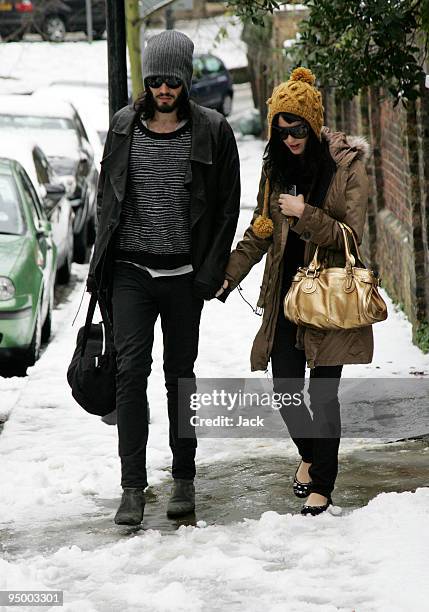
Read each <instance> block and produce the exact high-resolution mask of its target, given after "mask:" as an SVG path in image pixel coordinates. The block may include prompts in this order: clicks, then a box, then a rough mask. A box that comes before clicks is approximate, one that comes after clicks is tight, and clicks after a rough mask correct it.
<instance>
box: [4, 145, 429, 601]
mask: <svg viewBox="0 0 429 612" xmlns="http://www.w3.org/2000/svg"><path fill="white" fill-rule="evenodd" d="M239 149H240V155H241V160H242V165H243V168H242V170H243V201H242V204H243V206H245V208H243V210H242V213H241V216H240V223H239V230H238V232H237V237H239V236H240V235H241V234H242V232H243V231H244V229H245V227H246V226H247V224H248V221H249V219H250V217H251V210H250V207H251V206H252V205H253V203H254V201H255V194H256V190H257V185H258V181H259V168H260V160H261V155H262V151H263V144H262V143H261V142H258V141H257V140H254V139H251V138H248V137H247V138H242V139H239ZM262 267H263V263H261V264H259V265H258V266H256V267H255V268H254V270H252V272H251V274H250V275H249V276H248V278H247V279H246V280H245V281H244V282H243V288H244V290H245V293H246V297H247V298H248V299H249V301H251V302H252V303H255V301H256V298H257V291H258V288H259V284H260V277H261V275H262V271H263V270H262ZM86 271H87V266H75V267H74V273H75V274H76V275H77V276H78V279H79V280H81V281H82V282H81V283H78V284H77V286H76V289H75V290H74V292H73V293H72V294H71V296H70V298H69V301H68V302H65V303H63V304H61V306H60V308H59V309H56V310H55V317H54V337H53V339H52V342H51V343H50V344H49V346H48V347H47V348H46V350H45V352H44V354H43V356H42V358H41V359H40V361H39V362H38V363H37V364H36V365H35V366H34V367H33V368H31V369H30V371H29V377H28V378H27V379H20V380H18V379H9V380H5V379H0V391H1V394H2V402H3V398H4V397H6V398H8V397H9V398H10V403H13V402H14V401H15V400H16V397H17V395H19V398H18V400H17V402H16V404H15V406H14V408H13V411H12V412H11V414H10V418H9V420H8V421H7V423H6V424H5V428H4V431H3V433H2V434H1V435H0V462H1V465H2V487H1V497H0V529H7V530H8V531H9V532H11V531H12V532H13V531H14V530H16V531H17V532H19V533H20V534H22V533H25V532H28V533H29V534H30V530H31V531H34V530H42V532H43V530H45V529H48V528H49V525H51V524H58V523H59V522H61V523H63V524H64V529H67V526H68V525H69V524H70V525H71V524H72V523H73V520H75V519H76V518H78V517H82V516H85V517H88V529H89V530H90V529H91V516H92V515H95V514H97V513H98V514H99V512H100V503H103V501H102V500H109V499H111V500H117V499H119V496H120V487H119V476H120V474H119V461H118V459H117V457H116V448H117V436H116V430H115V428H113V427H108V426H106V425H104V424H103V423H102V422H101V421H100V420H99V419H98V418H96V417H91V416H90V415H87V414H86V413H84V412H83V411H82V410H81V409H80V408H79V407H78V406H77V405H76V404H75V403H74V401H73V399H72V398H71V396H70V392H69V388H68V386H67V383H66V380H65V374H66V368H67V365H68V362H69V360H70V357H71V354H72V351H73V347H74V339H75V336H76V331H77V328H78V327H79V326H80V325H82V324H83V319H84V316H85V306H86V305H87V302H88V298H87V296H85V298H84V304H83V307H82V309H81V311H80V314H79V317H78V320H77V322H76V325H75V327H72V326H71V321H72V319H73V316H74V314H75V313H76V311H77V308H78V305H79V301H80V299H81V297H82V291H83V286H82V285H83V281H84V278H85V274H86ZM388 302H389V309H390V316H389V319H388V320H387V321H386V322H385V323H382V324H379V325H376V326H375V327H374V331H375V337H376V340H375V344H376V354H375V358H374V362H373V364H372V365H371V366H369V367H368V368H366V367H362V366H349V367H348V368H347V369H348V372H347V375H351V374H350V372H353V375H356V376H392V375H396V376H397V375H398V374H401V375H404V376H410V374H409V367H408V366H413V368H416V369H418V370H419V371H421V370H424V371H426V372H427V371H428V369H429V357H428V356H424V355H422V353H421V352H420V351H419V350H418V349H417V348H416V347H414V346H413V345H412V344H411V326H410V324H409V323H408V322H407V321H406V319H405V317H404V315H403V314H402V313H401V312H398V311H395V309H394V308H393V306H392V304H391V303H390V301H388ZM259 324H260V319H259V318H258V317H256V316H255V315H253V313H252V312H251V310H250V308H249V307H248V306H247V305H246V304H245V303H244V302H243V301H242V300H241V298H240V297H239V295H238V294H237V293H236V292H234V293H233V294H232V295H231V296H230V297H229V299H228V301H227V303H226V304H221V303H219V302H218V301H216V300H215V301H212V302H209V303H207V304H206V306H205V309H204V312H203V320H202V325H201V344H200V353H199V358H198V362H197V373H198V375H199V376H201V377H213V376H216V377H222V376H225V377H229V376H234V377H246V376H250V373H249V352H250V346H251V342H252V340H253V337H254V335H255V333H256V330H257V327H258V325H259ZM261 374H262V373H254V374H252V376H260V375H261ZM262 375H263V374H262ZM149 401H150V405H151V419H152V422H151V428H150V437H149V449H148V471H149V481H150V484H151V485H152V486H155V487H156V485H157V483H160V482H161V481H163V480H165V479H167V478H170V477H169V464H170V451H169V448H168V424H167V410H166V400H165V390H164V382H163V372H162V346H161V334H160V329H159V327H158V328H157V333H156V342H155V347H154V368H153V373H152V375H151V378H150V384H149ZM2 405H3V404H2ZM371 443H372V444H375V443H376V442H375V441H372V442H371ZM359 444H361V445H362V444H364V442H362V441H361V442H358V441H354V442H353V443H352V442H349V443H346V444H342V452H347V451H348V449H350V448H354V447H356V445H359ZM267 453H275V454H276V455H277V456H279V457H281V456H282V455H284V454H286V453H291V454H293V455H294V456H295V450H294V447H293V445H292V444H291V443H290V441H284V440H275V441H274V440H263V439H260V440H252V441H251V442H250V441H249V440H247V439H242V440H219V439H215V440H202V441H200V444H199V449H198V463H199V464H200V465H201V464H202V463H207V464H214V463H216V462H217V461H220V460H229V459H240V458H243V459H244V458H245V457H249V456H253V457H258V456H264V455H266V454H267ZM428 509H429V489H418V490H417V491H416V492H415V493H411V492H409V493H402V494H396V493H389V494H381V495H379V496H377V497H376V498H375V499H373V500H372V501H371V502H370V503H369V504H368V506H366V507H364V508H361V509H359V510H356V511H354V512H352V513H350V514H349V515H347V516H342V517H338V516H334V515H332V514H326V515H323V516H321V517H318V518H316V519H314V520H312V519H308V518H305V517H301V516H300V515H291V514H286V515H280V514H277V513H275V512H272V511H270V509H269V508H267V512H266V513H265V514H263V515H262V517H261V518H260V520H258V521H256V520H244V521H242V522H240V523H234V524H231V525H227V526H210V527H206V526H205V524H204V522H200V523H198V525H197V527H191V526H182V527H180V528H179V530H178V531H177V532H175V533H174V534H172V535H162V534H161V533H160V532H159V531H157V530H148V531H140V532H136V535H134V536H133V537H129V535H128V537H124V539H123V540H122V541H120V542H116V543H114V544H109V545H104V546H100V547H97V548H96V549H95V550H93V549H92V548H91V549H89V550H86V549H83V548H79V547H77V546H64V547H61V548H59V549H54V550H52V552H49V553H48V554H45V555H41V554H39V553H38V552H37V550H31V548H30V549H29V550H28V551H26V554H25V555H24V556H23V558H21V559H18V560H13V561H12V560H8V559H7V558H4V559H3V560H0V590H1V589H18V588H21V589H22V588H25V589H31V588H38V589H61V590H64V592H65V601H66V604H65V606H64V610H66V611H67V612H78V611H80V610H82V609H83V610H85V612H91V611H94V612H95V611H96V612H105V611H106V612H107V611H108V612H114V611H116V610H117V611H118V612H119V611H121V612H127V611H130V612H132V611H134V610H142V611H147V612H155V611H158V610H159V611H168V610H172V609H175V610H187V611H189V612H192V611H195V612H196V611H200V610H201V611H202V610H207V611H208V612H215V611H223V610H231V611H238V610H243V611H244V610H246V611H249V612H252V611H255V612H256V611H257V610H258V611H259V610H260V609H266V610H267V611H269V612H283V611H284V610H287V611H288V612H295V611H296V612H316V611H317V612H331V611H332V612H333V611H341V612H351V611H352V610H356V612H384V611H386V612H387V611H389V612H405V611H408V610H410V609H414V610H417V609H422V610H423V609H425V605H426V603H427V600H428V597H429V591H428V583H427V579H426V578H427V577H426V572H425V566H426V564H424V563H423V559H424V558H426V556H427V550H428V545H429V541H428V539H429V538H428V530H427V524H428V518H429V516H428V514H429V510H428ZM112 518H113V517H112ZM112 528H113V529H114V528H115V527H112ZM404 585H406V586H405V588H404ZM21 609H23V608H21ZM29 610H30V608H29Z"/></svg>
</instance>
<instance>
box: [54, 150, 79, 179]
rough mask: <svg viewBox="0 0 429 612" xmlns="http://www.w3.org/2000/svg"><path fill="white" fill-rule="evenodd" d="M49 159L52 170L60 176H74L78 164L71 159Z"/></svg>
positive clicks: (55, 156)
mask: <svg viewBox="0 0 429 612" xmlns="http://www.w3.org/2000/svg"><path fill="white" fill-rule="evenodd" d="M48 159H49V161H50V163H51V166H52V168H53V169H54V170H55V172H56V173H57V174H58V176H68V175H70V174H71V175H74V174H75V172H76V167H77V164H78V162H77V161H76V160H75V159H71V158H70V157H60V156H57V155H49V156H48Z"/></svg>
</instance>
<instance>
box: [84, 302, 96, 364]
mask: <svg viewBox="0 0 429 612" xmlns="http://www.w3.org/2000/svg"><path fill="white" fill-rule="evenodd" d="M96 306H97V294H96V293H95V292H93V293H91V299H90V300H89V306H88V312H87V313H86V320H85V327H84V329H83V338H82V348H81V351H80V354H81V356H82V357H83V355H84V353H85V349H86V344H87V342H88V338H89V332H90V330H91V324H92V319H93V318H94V312H95V307H96Z"/></svg>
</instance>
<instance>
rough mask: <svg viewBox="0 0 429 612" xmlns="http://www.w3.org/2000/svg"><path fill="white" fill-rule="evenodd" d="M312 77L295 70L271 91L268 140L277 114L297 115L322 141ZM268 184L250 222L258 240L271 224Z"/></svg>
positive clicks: (319, 106) (319, 97)
mask: <svg viewBox="0 0 429 612" xmlns="http://www.w3.org/2000/svg"><path fill="white" fill-rule="evenodd" d="M315 82H316V77H315V76H314V74H313V73H312V72H311V70H309V69H308V68H304V67H303V66H300V67H299V68H295V70H293V71H292V74H291V75H290V78H289V80H288V81H286V82H285V83H280V85H278V86H277V87H275V88H274V90H273V93H272V95H271V98H269V99H268V100H267V105H268V117H267V123H268V139H269V138H270V137H271V130H272V124H273V119H274V117H275V116H276V115H278V114H279V113H290V114H293V115H298V116H299V117H302V118H303V119H305V121H307V123H308V124H309V125H310V127H311V129H312V130H313V132H314V133H315V134H316V136H317V138H318V139H319V140H321V138H322V127H323V110H324V109H323V105H322V95H321V93H320V91H319V90H318V89H316V87H315V86H314V83H315ZM269 194H270V181H269V178H268V177H267V179H266V182H265V193H264V207H263V210H262V215H259V217H257V218H256V219H255V221H254V223H253V232H254V234H255V235H256V236H258V238H269V237H270V236H271V235H272V233H273V222H272V220H271V219H270V217H269Z"/></svg>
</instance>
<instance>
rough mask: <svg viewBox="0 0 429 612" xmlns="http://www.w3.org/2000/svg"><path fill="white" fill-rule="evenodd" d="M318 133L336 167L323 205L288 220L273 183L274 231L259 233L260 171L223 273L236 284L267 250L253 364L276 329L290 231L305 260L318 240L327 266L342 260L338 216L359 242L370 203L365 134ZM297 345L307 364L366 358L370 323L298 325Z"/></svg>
mask: <svg viewBox="0 0 429 612" xmlns="http://www.w3.org/2000/svg"><path fill="white" fill-rule="evenodd" d="M322 138H323V139H326V140H327V141H328V145H329V151H330V154H331V156H332V159H333V160H334V162H335V164H336V172H335V174H334V176H333V179H332V182H331V184H330V186H329V188H328V191H327V193H326V197H325V200H324V203H323V206H322V208H317V207H315V206H312V205H311V203H306V204H305V209H304V212H303V214H302V216H301V217H300V219H298V221H297V222H296V223H295V224H294V225H293V226H290V225H289V223H288V221H287V218H286V217H285V216H284V215H283V214H282V213H281V212H280V209H279V204H278V198H279V194H280V190H279V188H278V187H277V186H276V185H273V186H272V189H271V195H270V217H271V219H272V220H273V225H274V231H273V235H272V236H270V237H269V238H258V237H257V236H256V235H255V234H254V232H253V228H252V225H253V222H254V221H255V219H256V217H257V216H258V215H260V214H261V212H262V208H263V199H264V188H265V180H266V178H265V175H264V173H262V176H261V181H260V185H259V193H258V198H257V206H256V209H255V211H254V214H253V219H252V221H251V224H250V226H249V227H248V229H247V230H246V232H245V234H244V236H243V239H242V240H241V241H240V242H239V243H238V244H237V247H236V249H235V250H234V251H233V252H232V253H231V256H230V259H229V262H228V265H227V268H226V274H225V278H226V279H227V280H228V281H229V286H230V288H231V289H234V288H235V287H236V286H237V285H238V284H239V283H240V282H241V281H242V280H243V278H244V277H245V276H246V275H247V274H248V273H249V272H250V270H251V268H252V267H253V266H254V265H255V264H256V263H258V262H259V261H260V260H261V259H262V257H263V256H264V255H265V254H267V258H266V263H265V271H264V276H263V280H262V285H261V291H260V295H259V300H258V307H260V308H263V309H264V314H263V319H262V325H261V328H260V330H259V331H258V333H257V335H256V338H255V340H254V343H253V347H252V352H251V358H250V361H251V369H252V371H255V370H266V368H267V365H268V362H269V359H270V354H271V350H272V346H273V341H274V332H275V328H276V323H277V317H278V315H279V310H280V308H281V309H283V304H280V292H281V282H282V275H283V255H284V252H285V247H286V242H287V236H288V232H289V231H294V232H296V233H297V234H298V235H299V236H300V238H301V239H302V240H304V241H305V242H306V246H305V251H304V265H308V264H309V262H310V261H311V258H312V257H313V254H314V251H315V248H316V245H319V256H320V259H321V260H322V261H325V262H326V265H327V266H329V267H333V266H344V265H345V257H344V246H343V244H344V243H343V237H342V233H341V230H340V227H339V225H338V221H343V222H344V223H346V224H347V225H348V226H349V227H351V228H352V229H353V231H354V233H355V235H356V237H357V239H358V242H359V243H360V242H361V240H362V234H363V229H364V225H365V219H366V211H367V204H368V177H367V174H366V170H365V160H366V158H367V157H368V154H369V146H368V143H367V142H366V141H365V140H364V139H363V138H358V137H348V138H347V137H346V136H345V134H343V133H341V132H331V131H330V130H329V129H328V128H326V127H325V128H323V130H322ZM296 346H297V347H298V348H301V349H304V350H305V356H306V360H307V365H308V367H310V368H314V367H316V366H319V365H340V364H347V363H370V362H371V360H372V355H373V335H372V327H371V326H368V327H362V328H359V329H352V330H329V331H324V330H317V329H313V328H309V327H303V326H299V327H298V332H297V344H296Z"/></svg>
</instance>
